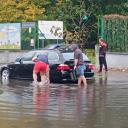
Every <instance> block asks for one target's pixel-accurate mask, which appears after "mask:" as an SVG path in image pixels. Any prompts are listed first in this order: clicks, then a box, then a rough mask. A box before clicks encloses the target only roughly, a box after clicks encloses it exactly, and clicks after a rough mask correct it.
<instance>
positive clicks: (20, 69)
mask: <svg viewBox="0 0 128 128" xmlns="http://www.w3.org/2000/svg"><path fill="white" fill-rule="evenodd" d="M46 51H47V52H48V61H49V65H50V81H51V82H63V81H76V80H77V79H75V77H74V71H73V66H74V61H73V52H72V51H67V50H62V49H61V50H59V49H40V50H32V51H29V52H28V53H26V54H25V55H24V56H23V57H21V58H17V59H16V61H15V62H14V63H9V64H7V65H5V66H3V67H1V77H2V78H4V77H6V78H10V79H12V78H13V79H28V80H32V72H33V67H34V62H33V61H32V58H33V57H34V56H35V55H38V54H40V53H43V52H46ZM83 57H84V62H85V64H86V70H85V77H86V78H87V79H92V78H93V76H94V69H93V64H91V61H90V60H89V59H88V57H87V56H86V55H85V54H84V53H83ZM39 80H40V76H39Z"/></svg>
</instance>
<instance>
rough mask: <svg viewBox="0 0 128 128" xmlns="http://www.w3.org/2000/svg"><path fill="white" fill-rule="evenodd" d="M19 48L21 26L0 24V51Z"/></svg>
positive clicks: (17, 24)
mask: <svg viewBox="0 0 128 128" xmlns="http://www.w3.org/2000/svg"><path fill="white" fill-rule="evenodd" d="M20 48H21V24H20V23H1V24H0V49H20Z"/></svg>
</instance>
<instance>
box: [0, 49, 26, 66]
mask: <svg viewBox="0 0 128 128" xmlns="http://www.w3.org/2000/svg"><path fill="white" fill-rule="evenodd" d="M26 52H27V51H15V52H10V51H0V64H1V65H2V64H7V63H10V62H14V61H15V59H16V58H18V57H21V56H22V55H23V54H24V53H26Z"/></svg>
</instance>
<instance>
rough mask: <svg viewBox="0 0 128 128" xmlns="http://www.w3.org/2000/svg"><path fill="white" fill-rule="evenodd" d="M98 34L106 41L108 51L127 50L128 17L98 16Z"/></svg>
mask: <svg viewBox="0 0 128 128" xmlns="http://www.w3.org/2000/svg"><path fill="white" fill-rule="evenodd" d="M98 36H99V37H101V38H103V39H104V40H105V41H106V42H107V43H108V50H109V51H112V52H113V51H114V52H128V18H127V17H124V16H123V17H112V16H111V17H107V18H106V17H100V18H99V19H98Z"/></svg>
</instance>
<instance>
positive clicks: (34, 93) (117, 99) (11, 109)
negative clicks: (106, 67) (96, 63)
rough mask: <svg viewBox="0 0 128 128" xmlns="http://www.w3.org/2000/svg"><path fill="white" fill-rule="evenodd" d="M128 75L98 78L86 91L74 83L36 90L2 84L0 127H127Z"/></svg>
mask: <svg viewBox="0 0 128 128" xmlns="http://www.w3.org/2000/svg"><path fill="white" fill-rule="evenodd" d="M127 119H128V73H125V72H117V71H115V72H109V73H108V74H107V75H105V74H103V75H102V76H101V75H96V76H95V81H93V82H88V87H87V88H86V89H83V88H77V86H76V85H75V84H51V87H40V88H39V87H33V86H31V85H30V82H29V81H18V80H10V81H6V80H5V81H4V83H2V81H1V83H0V128H127V127H128V121H127Z"/></svg>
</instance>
